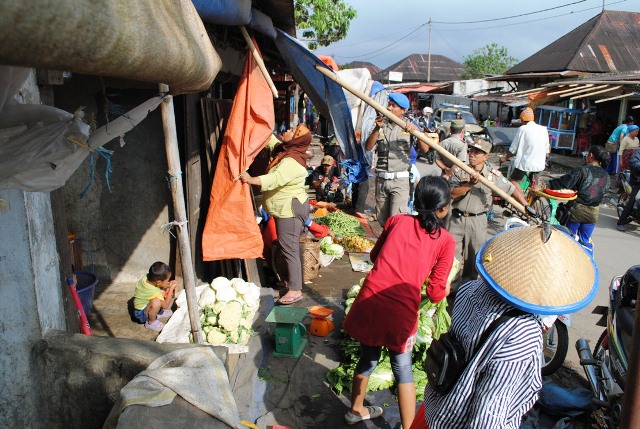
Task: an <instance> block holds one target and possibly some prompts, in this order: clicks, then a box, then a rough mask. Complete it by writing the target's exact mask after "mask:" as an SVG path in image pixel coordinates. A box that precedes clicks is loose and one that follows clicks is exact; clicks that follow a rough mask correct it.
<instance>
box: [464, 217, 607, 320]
mask: <svg viewBox="0 0 640 429" xmlns="http://www.w3.org/2000/svg"><path fill="white" fill-rule="evenodd" d="M541 232H542V230H541V228H539V227H522V228H514V229H510V230H509V231H506V232H503V233H501V234H498V235H496V236H495V237H493V238H492V239H491V240H489V241H488V242H487V243H485V245H484V246H483V247H482V249H480V252H479V254H478V256H477V261H476V262H477V266H478V268H479V270H480V272H481V274H482V275H483V277H484V278H485V279H486V280H487V281H488V282H489V283H490V284H491V285H492V286H493V287H494V289H496V291H497V292H498V293H500V294H501V295H502V296H503V297H504V298H506V299H507V300H509V301H511V302H512V303H514V304H515V305H516V306H518V307H522V309H523V310H530V311H531V312H536V311H537V310H542V311H540V314H546V313H545V312H544V311H545V308H549V309H551V308H553V311H555V310H563V309H564V310H567V312H570V311H568V310H571V311H577V309H579V308H582V307H584V306H585V305H587V303H588V302H589V301H590V300H591V298H592V295H593V293H594V292H595V288H594V287H595V285H596V284H597V279H598V274H597V268H596V266H595V264H594V262H593V260H592V258H591V257H590V256H589V255H588V254H587V252H586V251H585V250H584V249H583V248H582V247H581V246H580V245H579V244H578V243H577V242H576V241H575V240H573V239H572V238H571V237H569V236H568V235H566V234H563V233H561V232H560V231H553V232H552V234H551V237H550V238H549V240H548V241H547V242H546V243H544V242H543V241H542V238H541V237H542V235H541ZM556 314H559V313H556Z"/></svg>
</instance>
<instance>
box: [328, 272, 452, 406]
mask: <svg viewBox="0 0 640 429" xmlns="http://www.w3.org/2000/svg"><path fill="white" fill-rule="evenodd" d="M363 281H364V278H363V279H361V280H360V284H359V285H354V286H352V287H351V289H349V291H348V292H347V299H346V301H345V307H346V308H345V314H348V313H349V310H350V308H351V304H352V303H353V301H354V300H355V298H356V296H357V295H358V292H360V287H361V285H362V282H363ZM427 283H428V280H427V281H425V283H424V285H423V286H422V292H423V299H422V302H421V303H420V310H419V316H418V333H417V335H416V344H415V346H414V347H413V353H412V355H411V359H412V362H413V379H414V382H415V385H416V396H417V399H418V401H422V399H423V395H424V388H425V386H426V385H427V375H426V373H425V372H424V366H423V363H424V360H425V358H426V356H427V349H428V348H429V346H430V345H431V341H432V339H433V338H440V335H441V334H443V333H445V332H447V330H448V329H449V327H450V326H451V317H450V316H449V313H448V312H447V300H446V299H443V300H442V301H440V302H439V303H437V304H433V303H432V302H431V301H429V298H427V297H426V285H427ZM340 345H341V347H342V351H343V353H344V359H343V362H342V363H341V364H340V366H338V367H337V368H334V369H332V370H330V371H329V372H327V375H326V377H327V380H328V381H329V384H330V385H331V387H332V388H333V389H334V390H335V392H336V393H338V394H340V393H342V391H343V390H344V389H345V388H347V389H351V384H352V382H353V374H354V371H355V369H356V365H357V364H358V360H359V358H360V343H359V342H357V341H356V340H354V339H353V338H351V337H349V336H346V335H345V337H344V339H343V340H342V341H341V343H340ZM394 383H395V380H394V377H393V372H392V370H391V361H390V359H389V352H388V351H387V349H385V348H383V349H382V354H381V355H380V361H379V362H378V366H377V367H376V369H375V370H374V371H373V373H372V374H371V377H370V378H369V385H368V386H367V390H368V391H377V390H383V389H388V388H390V387H391V386H393V384H394Z"/></svg>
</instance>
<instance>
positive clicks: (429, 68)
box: [427, 0, 604, 82]
mask: <svg viewBox="0 0 640 429" xmlns="http://www.w3.org/2000/svg"><path fill="white" fill-rule="evenodd" d="M603 1H604V0H603ZM427 24H429V61H428V65H427V82H431V18H429V22H428V23H427Z"/></svg>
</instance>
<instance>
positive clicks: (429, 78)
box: [427, 18, 431, 82]
mask: <svg viewBox="0 0 640 429" xmlns="http://www.w3.org/2000/svg"><path fill="white" fill-rule="evenodd" d="M428 24H429V61H428V64H429V65H428V66H427V82H431V18H429V22H428Z"/></svg>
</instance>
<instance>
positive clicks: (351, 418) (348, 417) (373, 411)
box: [344, 407, 384, 425]
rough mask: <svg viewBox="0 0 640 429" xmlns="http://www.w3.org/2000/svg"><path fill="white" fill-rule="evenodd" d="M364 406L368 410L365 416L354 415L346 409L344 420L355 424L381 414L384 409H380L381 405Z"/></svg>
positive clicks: (349, 423)
mask: <svg viewBox="0 0 640 429" xmlns="http://www.w3.org/2000/svg"><path fill="white" fill-rule="evenodd" d="M366 408H367V409H368V410H369V414H367V415H366V416H356V415H355V414H353V413H351V411H347V414H345V415H344V421H345V422H346V423H347V424H348V425H355V424H356V423H358V422H362V421H364V420H371V419H376V418H378V417H380V416H382V413H384V410H383V409H382V407H366Z"/></svg>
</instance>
